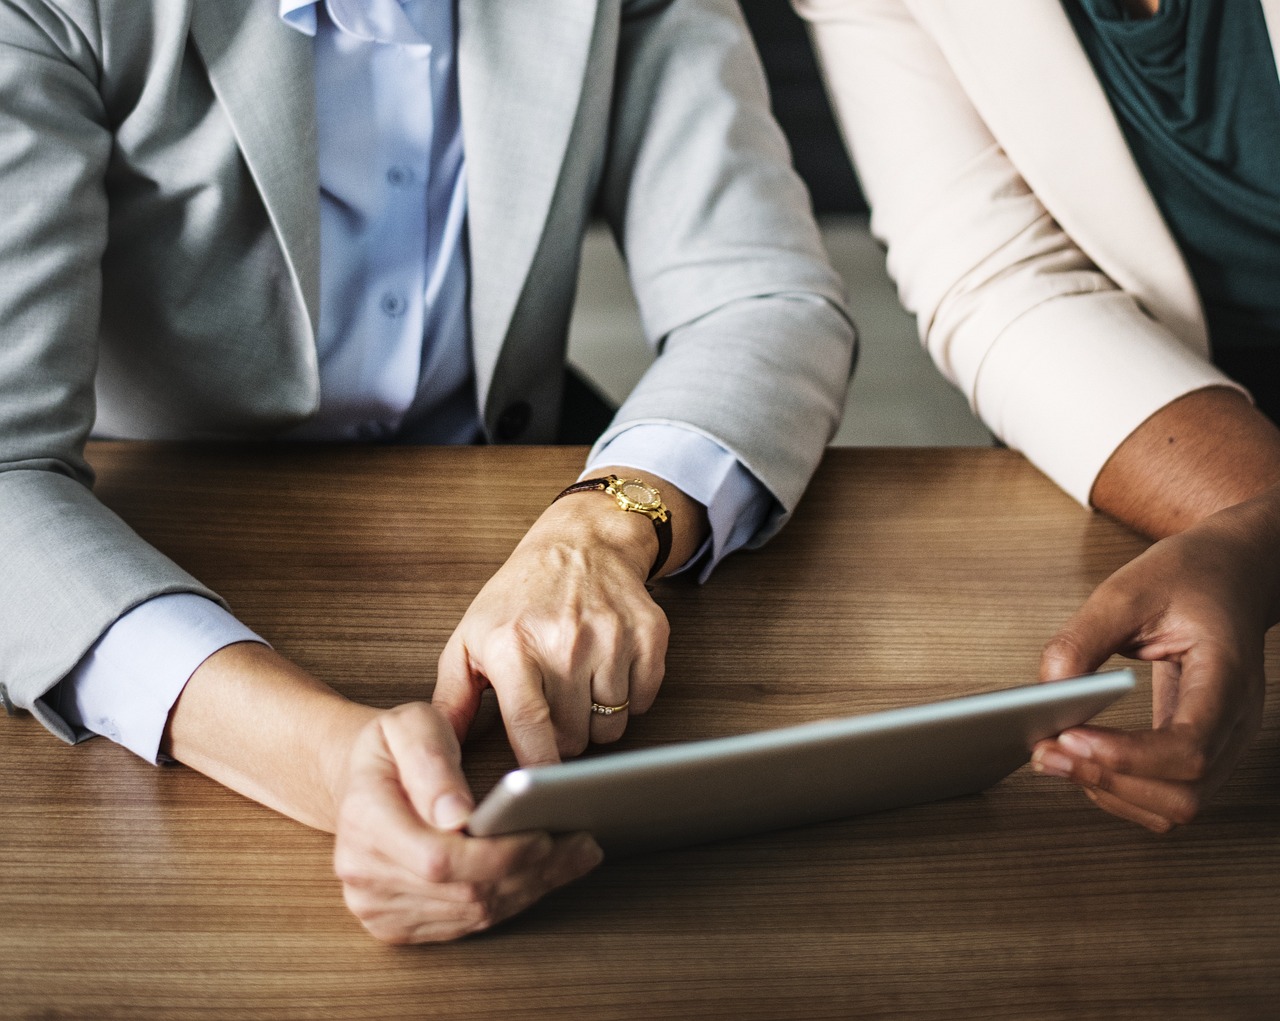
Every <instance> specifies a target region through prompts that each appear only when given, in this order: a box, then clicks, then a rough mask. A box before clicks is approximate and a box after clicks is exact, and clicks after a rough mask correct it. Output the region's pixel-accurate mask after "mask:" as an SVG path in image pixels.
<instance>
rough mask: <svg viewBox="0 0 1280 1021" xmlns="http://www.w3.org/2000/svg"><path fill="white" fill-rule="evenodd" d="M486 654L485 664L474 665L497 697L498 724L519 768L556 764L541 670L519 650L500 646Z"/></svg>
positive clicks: (552, 730)
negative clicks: (504, 733)
mask: <svg viewBox="0 0 1280 1021" xmlns="http://www.w3.org/2000/svg"><path fill="white" fill-rule="evenodd" d="M486 655H487V659H486V660H485V662H483V663H480V664H478V665H479V666H480V669H482V670H483V671H484V673H485V676H486V677H488V678H489V683H490V684H491V685H492V687H493V690H494V692H495V693H496V694H497V696H498V708H499V709H501V710H502V722H503V725H504V726H505V727H506V729H507V740H508V741H510V742H511V750H512V751H514V752H515V753H516V761H517V762H519V763H520V765H521V766H540V765H544V764H546V763H551V762H559V761H560V751H559V748H558V747H557V746H556V731H555V725H554V724H553V723H552V720H551V707H550V706H549V705H548V704H547V696H546V692H545V691H544V690H543V684H544V678H543V675H542V670H541V669H540V668H539V667H538V666H537V664H536V663H534V662H533V661H532V660H531V659H530V658H528V657H527V656H526V655H524V654H523V653H521V652H520V651H517V650H510V649H508V648H506V647H504V646H500V647H499V648H498V649H497V650H494V651H489V650H486ZM495 678H496V679H497V683H494V682H495Z"/></svg>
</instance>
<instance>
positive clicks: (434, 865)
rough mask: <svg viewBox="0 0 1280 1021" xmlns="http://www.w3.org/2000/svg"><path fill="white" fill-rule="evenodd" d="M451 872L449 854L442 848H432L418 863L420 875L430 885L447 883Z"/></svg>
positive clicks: (428, 849)
mask: <svg viewBox="0 0 1280 1021" xmlns="http://www.w3.org/2000/svg"><path fill="white" fill-rule="evenodd" d="M450 872H451V868H450V864H449V855H448V853H447V852H446V851H445V850H444V849H443V848H440V847H430V848H427V850H426V851H425V852H424V853H423V855H422V860H421V861H420V862H419V863H418V874H419V875H420V876H421V877H422V878H423V879H425V880H426V881H427V882H428V883H445V882H448V880H449V875H450Z"/></svg>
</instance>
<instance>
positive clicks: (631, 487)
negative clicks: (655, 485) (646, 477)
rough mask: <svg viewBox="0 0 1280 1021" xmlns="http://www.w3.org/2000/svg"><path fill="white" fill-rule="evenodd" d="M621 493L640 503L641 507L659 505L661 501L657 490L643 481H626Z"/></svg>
mask: <svg viewBox="0 0 1280 1021" xmlns="http://www.w3.org/2000/svg"><path fill="white" fill-rule="evenodd" d="M621 493H622V495H623V496H625V497H626V498H627V499H628V500H630V501H631V502H632V503H636V504H639V505H640V506H641V507H657V506H658V504H659V503H660V502H661V498H660V497H659V496H658V493H657V491H656V490H654V489H650V488H649V487H648V486H646V485H645V484H644V483H643V482H624V483H623V484H622V487H621Z"/></svg>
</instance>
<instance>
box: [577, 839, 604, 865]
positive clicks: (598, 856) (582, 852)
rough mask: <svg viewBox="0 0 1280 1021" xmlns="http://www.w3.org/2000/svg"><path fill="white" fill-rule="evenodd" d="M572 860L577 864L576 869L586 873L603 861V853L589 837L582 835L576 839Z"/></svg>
mask: <svg viewBox="0 0 1280 1021" xmlns="http://www.w3.org/2000/svg"><path fill="white" fill-rule="evenodd" d="M574 860H575V861H576V862H577V863H578V867H579V868H580V869H582V870H583V871H584V872H586V871H588V870H590V869H593V868H595V867H596V866H597V865H599V864H600V863H601V862H602V861H604V852H603V851H602V850H600V845H599V844H597V843H596V842H595V840H594V839H593V838H592V837H591V836H589V835H588V834H586V833H584V834H583V835H582V836H581V837H579V838H578V847H577V850H576V851H575V853H574Z"/></svg>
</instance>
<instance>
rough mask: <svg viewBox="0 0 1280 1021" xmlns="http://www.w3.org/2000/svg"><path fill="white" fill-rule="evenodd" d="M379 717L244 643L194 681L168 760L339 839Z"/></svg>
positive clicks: (170, 730)
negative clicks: (345, 797) (353, 753)
mask: <svg viewBox="0 0 1280 1021" xmlns="http://www.w3.org/2000/svg"><path fill="white" fill-rule="evenodd" d="M375 715H377V710H375V709H372V708H370V707H368V706H363V705H359V704H357V703H354V702H351V701H349V700H347V699H346V698H343V697H342V696H341V695H339V694H338V693H337V692H336V691H334V690H333V689H332V688H329V687H328V686H326V685H324V684H322V683H321V682H320V681H318V680H316V679H315V678H314V677H312V676H310V675H309V674H308V673H307V672H306V671H304V670H303V669H301V668H300V667H298V666H295V665H294V664H293V663H290V662H289V661H288V660H286V659H285V658H284V657H282V656H280V655H279V654H277V653H275V652H274V651H272V650H271V649H269V648H268V647H266V646H263V645H258V644H252V643H241V644H237V645H230V646H227V647H226V648H224V649H222V650H220V651H218V652H217V653H215V654H214V655H212V656H210V657H209V658H208V659H207V660H206V661H205V662H204V663H203V664H202V665H201V666H200V668H199V669H198V670H196V672H195V673H194V674H193V675H192V676H191V679H190V680H189V681H188V682H187V685H186V687H185V688H184V689H183V692H182V695H181V696H180V697H179V699H178V701H177V704H176V705H175V706H174V709H173V712H172V713H171V714H170V716H169V724H168V726H167V727H166V728H165V735H164V740H163V742H162V744H161V750H162V751H164V752H165V753H166V754H168V755H170V756H172V757H173V758H175V759H177V760H178V761H179V762H182V763H183V764H185V765H187V766H190V767H191V768H192V769H195V770H197V771H199V772H201V773H204V774H205V775H206V776H208V777H210V778H212V779H214V780H216V781H218V783H221V784H223V785H224V786H226V787H229V788H231V789H232V790H234V791H237V792H238V793H240V794H243V795H245V796H246V797H249V798H252V799H253V800H254V801H258V802H261V803H262V804H264V805H267V806H268V807H270V808H273V809H275V810H276V811H278V812H281V813H283V814H285V815H287V816H289V817H290V818H293V819H296V820H298V821H299V822H303V823H305V824H307V825H308V826H314V827H316V828H317V829H322V830H327V831H329V832H332V831H333V830H334V828H335V824H336V804H337V799H338V798H339V797H340V795H341V790H340V788H341V785H342V775H343V772H344V770H345V767H346V763H347V760H348V758H349V755H350V750H351V748H352V746H353V744H354V742H355V739H356V736H357V734H358V733H359V732H360V730H361V729H362V728H363V727H364V725H365V724H366V723H368V721H369V720H370V719H371V718H372V717H373V716H375Z"/></svg>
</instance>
